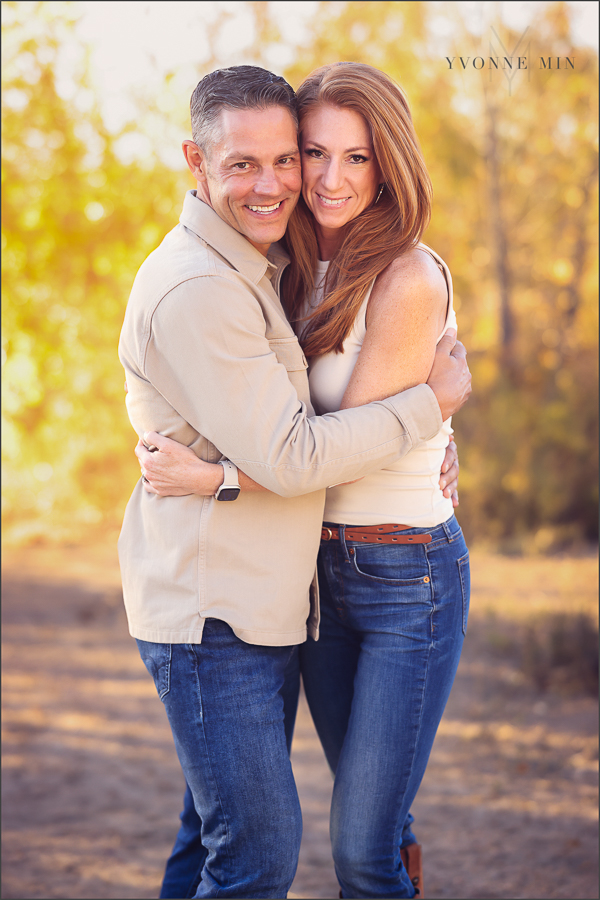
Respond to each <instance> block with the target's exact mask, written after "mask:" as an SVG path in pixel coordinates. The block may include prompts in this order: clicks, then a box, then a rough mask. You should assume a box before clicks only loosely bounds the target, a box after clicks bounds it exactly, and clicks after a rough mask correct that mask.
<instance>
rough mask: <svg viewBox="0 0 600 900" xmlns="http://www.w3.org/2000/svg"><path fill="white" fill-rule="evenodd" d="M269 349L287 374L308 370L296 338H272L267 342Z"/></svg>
mask: <svg viewBox="0 0 600 900" xmlns="http://www.w3.org/2000/svg"><path fill="white" fill-rule="evenodd" d="M269 347H270V348H271V350H272V351H273V353H274V354H275V356H276V357H277V361H278V362H280V363H281V364H282V365H284V366H285V367H286V369H287V371H288V372H303V371H305V370H306V369H308V363H307V361H306V357H305V355H304V353H303V352H302V347H301V346H300V344H299V343H298V338H296V337H291V338H273V339H272V340H270V341H269Z"/></svg>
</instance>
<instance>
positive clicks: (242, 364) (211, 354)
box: [140, 275, 442, 497]
mask: <svg viewBox="0 0 600 900" xmlns="http://www.w3.org/2000/svg"><path fill="white" fill-rule="evenodd" d="M273 343H274V344H276V343H277V341H274V342H273ZM290 347H294V348H295V352H296V354H297V355H298V358H299V360H302V359H303V357H302V351H301V348H300V346H299V344H298V343H297V342H295V340H294V339H293V338H292V339H291V344H290ZM290 347H289V348H288V355H289V350H290ZM292 352H294V351H292ZM140 366H141V369H142V371H143V373H144V375H145V377H146V378H148V380H149V381H150V382H151V383H152V385H154V387H156V389H157V390H158V391H159V392H160V393H161V394H162V396H163V397H164V399H165V400H167V401H168V403H169V404H170V405H171V406H172V407H173V408H174V409H175V410H177V412H178V413H179V414H180V415H181V416H182V417H183V418H184V419H185V420H186V421H187V422H189V424H190V425H191V426H192V427H193V428H194V429H196V430H197V431H198V432H199V433H200V434H201V435H203V436H204V437H206V438H207V439H208V440H209V441H211V442H212V443H213V444H214V445H215V446H216V447H218V448H219V450H220V451H221V452H222V453H223V454H224V455H225V456H227V457H228V458H229V459H231V460H232V461H233V462H235V464H236V465H237V466H239V468H241V469H242V470H243V471H244V472H246V473H247V474H248V475H249V476H250V477H251V478H253V479H254V480H255V481H257V482H258V483H259V484H262V485H263V486H264V487H266V488H268V489H269V490H271V491H274V492H275V493H277V494H280V495H281V496H284V497H291V496H296V495H299V494H305V493H310V492H311V491H316V490H319V489H321V488H324V487H327V486H329V485H331V484H334V483H338V482H341V481H348V480H351V479H354V478H359V477H361V476H362V475H365V474H367V473H368V472H370V471H372V470H374V469H377V468H381V467H383V466H384V465H386V464H387V463H390V462H392V461H393V460H395V459H398V458H399V457H401V456H404V455H405V454H406V453H408V452H409V450H410V449H411V448H412V447H413V446H415V444H417V443H419V442H420V441H423V440H428V439H429V438H430V437H432V436H433V435H434V434H436V433H437V432H438V431H439V429H440V428H441V426H442V418H441V413H440V409H439V405H438V403H437V400H436V398H435V395H434V393H433V391H432V390H431V388H429V387H428V386H427V385H418V386H417V387H414V388H410V389H409V390H406V391H403V392H402V393H400V394H396V395H395V396H393V397H390V398H389V399H387V400H381V401H376V402H374V403H369V404H367V405H366V406H362V407H356V408H353V409H346V410H341V411H340V412H336V413H329V414H327V415H324V416H309V415H308V411H307V408H306V405H305V404H304V403H302V402H301V401H300V400H299V398H298V394H297V392H296V389H295V387H294V386H293V384H292V382H291V380H290V377H289V374H288V371H287V368H286V365H283V364H282V363H281V362H279V361H278V359H277V356H276V353H275V352H274V350H273V349H272V348H271V346H270V344H269V340H268V338H267V335H266V326H265V318H264V315H263V312H262V309H261V306H260V303H259V302H258V300H257V299H256V298H255V297H254V296H253V295H252V294H251V293H250V291H249V290H248V288H246V287H245V286H244V285H243V284H241V283H240V282H238V281H236V280H235V277H232V278H231V279H229V278H227V277H225V276H214V275H210V276H206V277H199V278H194V279H191V280H189V281H187V282H185V283H184V284H180V285H178V286H177V287H176V288H175V289H174V290H172V291H171V292H170V293H169V294H167V295H166V297H164V298H163V299H162V301H161V302H160V304H159V305H158V306H157V308H156V310H155V312H154V314H153V317H152V323H151V330H150V336H149V340H148V342H147V344H146V345H145V350H144V355H143V359H141V360H140ZM288 368H291V369H292V368H294V363H293V360H292V361H291V365H289V366H288ZM295 368H296V369H298V368H303V366H302V365H300V366H298V365H296V366H295ZM303 377H304V376H303ZM155 430H157V431H161V428H160V422H157V423H156V426H155Z"/></svg>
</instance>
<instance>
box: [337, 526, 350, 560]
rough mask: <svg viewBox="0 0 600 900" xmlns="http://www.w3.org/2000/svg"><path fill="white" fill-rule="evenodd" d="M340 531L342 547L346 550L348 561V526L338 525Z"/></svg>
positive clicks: (345, 555)
mask: <svg viewBox="0 0 600 900" xmlns="http://www.w3.org/2000/svg"><path fill="white" fill-rule="evenodd" d="M337 527H338V528H339V533H340V547H342V549H343V551H344V557H345V559H346V562H350V554H349V553H348V545H347V544H346V526H345V525H338V526H337Z"/></svg>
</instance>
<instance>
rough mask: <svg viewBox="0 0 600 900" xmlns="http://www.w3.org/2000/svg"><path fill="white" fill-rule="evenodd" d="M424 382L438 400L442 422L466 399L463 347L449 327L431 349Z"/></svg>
mask: <svg viewBox="0 0 600 900" xmlns="http://www.w3.org/2000/svg"><path fill="white" fill-rule="evenodd" d="M427 384H428V385H429V387H430V388H431V390H432V391H433V393H434V394H435V396H436V399H437V402H438V403H439V404H440V410H441V413H442V419H443V421H444V422H445V421H446V419H448V418H450V416H452V415H454V413H457V412H458V410H459V409H460V408H461V407H462V406H464V404H465V403H466V402H467V400H468V399H469V395H470V393H471V373H470V372H469V367H468V365H467V351H466V350H465V348H464V346H463V344H461V342H460V341H457V340H456V331H455V329H454V328H449V329H448V331H447V332H446V334H445V335H444V337H443V338H442V339H441V341H440V342H439V344H438V345H437V347H436V350H435V359H434V360H433V367H432V369H431V373H430V375H429V378H428V379H427Z"/></svg>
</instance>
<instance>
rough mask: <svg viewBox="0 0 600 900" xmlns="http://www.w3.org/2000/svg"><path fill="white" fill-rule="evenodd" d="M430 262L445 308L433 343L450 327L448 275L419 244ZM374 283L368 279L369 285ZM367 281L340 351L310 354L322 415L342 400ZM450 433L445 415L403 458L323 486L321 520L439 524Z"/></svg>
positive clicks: (319, 286)
mask: <svg viewBox="0 0 600 900" xmlns="http://www.w3.org/2000/svg"><path fill="white" fill-rule="evenodd" d="M418 246H419V249H421V250H425V251H426V252H427V253H429V255H430V256H431V257H432V258H433V259H434V260H435V262H436V263H437V264H438V266H439V268H440V269H441V271H442V273H443V275H444V277H445V279H446V284H447V286H448V311H447V314H446V321H445V322H444V327H443V329H442V332H441V334H440V335H439V337H438V339H437V340H438V341H439V340H441V338H442V336H443V334H444V332H445V331H446V329H447V328H456V327H457V326H456V315H455V313H454V308H453V304H452V277H451V275H450V270H449V269H448V266H447V265H446V263H445V262H444V261H443V260H442V259H441V257H439V256H438V255H437V253H435V252H434V251H433V250H431V249H430V248H429V247H426V246H425V245H424V244H419V245H418ZM328 266H329V263H328V262H321V261H318V262H317V270H316V273H315V291H314V292H313V294H311V296H310V297H309V298H308V302H307V304H306V306H305V313H304V314H306V312H308V309H309V308H311V309H314V308H315V307H316V306H318V304H319V303H320V302H321V301H322V299H323V286H324V280H325V275H326V273H327V268H328ZM374 283H375V282H374V281H373V284H374ZM373 284H371V287H370V288H369V293H368V294H367V296H366V297H365V300H364V302H363V304H362V305H361V307H360V309H359V311H358V314H357V316H356V319H355V321H354V325H353V327H352V330H351V332H350V334H349V335H348V337H347V338H346V340H345V341H344V352H343V353H334V352H331V353H325V354H323V355H322V356H319V357H315V358H313V360H312V361H311V363H310V369H309V373H308V378H309V384H310V395H311V400H312V403H313V405H314V407H315V409H316V411H317V412H318V413H319V414H320V415H322V414H324V413H328V412H335V411H337V410H338V409H339V408H340V404H341V402H342V398H343V396H344V393H345V391H346V388H347V386H348V382H349V381H350V376H351V375H352V371H353V369H354V366H355V365H356V360H357V359H358V354H359V353H360V349H361V347H362V343H363V341H364V339H365V335H366V333H367V327H366V313H367V304H368V302H369V297H370V295H371V291H372V290H373ZM451 434H452V428H451V419H447V420H446V421H445V422H444V423H443V425H442V428H441V429H440V431H439V432H438V433H437V434H436V435H435V437H433V438H432V439H431V440H429V441H424V442H422V443H421V444H418V445H417V446H416V447H415V448H414V449H412V450H411V451H410V453H408V455H407V456H405V457H403V458H402V459H399V460H398V461H397V462H395V463H393V464H392V465H391V466H388V467H387V468H385V469H380V470H379V471H376V472H371V474H370V475H367V476H365V478H363V479H362V480H361V481H357V482H355V483H354V484H343V485H337V486H335V487H331V488H328V490H327V500H326V504H325V514H324V519H325V521H326V522H337V523H340V524H345V525H380V524H383V523H392V522H397V523H399V524H403V525H412V526H414V527H421V526H422V527H425V528H427V527H431V526H434V525H440V524H441V523H442V522H445V521H446V519H448V518H450V516H451V515H452V513H453V511H454V509H453V506H452V500H451V499H449V498H446V497H444V495H443V493H442V491H441V490H440V486H439V479H440V470H441V467H442V462H443V460H444V453H445V450H446V447H447V446H448V441H449V439H450V435H451Z"/></svg>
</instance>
